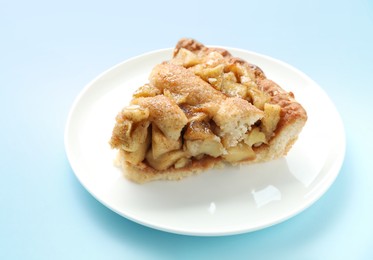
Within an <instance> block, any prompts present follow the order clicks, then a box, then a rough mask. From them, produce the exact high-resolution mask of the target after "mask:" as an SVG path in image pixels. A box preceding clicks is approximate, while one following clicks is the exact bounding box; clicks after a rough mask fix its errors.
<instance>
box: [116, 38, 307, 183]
mask: <svg viewBox="0 0 373 260" xmlns="http://www.w3.org/2000/svg"><path fill="white" fill-rule="evenodd" d="M306 121H307V114H306V111H305V110H304V109H303V107H302V106H301V105H300V104H299V103H297V102H296V101H295V99H294V95H293V93H291V92H286V91H284V90H283V89H282V88H281V87H280V86H278V85H277V84H276V83H274V82H273V81H271V80H269V79H267V78H266V76H265V74H264V73H263V71H262V70H261V69H260V68H259V67H257V66H255V65H253V64H250V63H248V62H246V61H244V60H241V59H239V58H236V57H233V56H232V55H231V54H230V53H229V52H228V51H227V50H224V49H219V48H208V47H206V46H204V45H202V44H201V43H199V42H197V41H195V40H192V39H181V40H180V41H179V42H178V43H177V45H176V47H175V49H174V53H173V57H172V58H171V59H170V60H169V61H165V62H163V63H162V64H158V65H156V66H155V67H154V69H153V71H152V72H151V74H150V76H149V82H148V83H147V84H145V85H143V86H141V87H139V88H138V89H137V90H136V92H135V93H134V94H133V98H132V101H131V102H130V104H129V105H128V106H126V107H124V108H123V109H122V111H120V112H119V114H118V115H117V117H116V124H115V126H114V129H113V133H112V137H111V140H110V145H111V147H112V148H115V149H118V150H119V153H118V162H119V163H120V165H121V167H122V168H123V170H124V173H125V174H126V176H127V177H128V178H129V179H131V180H133V181H135V182H139V183H142V182H146V181H150V180H158V179H172V180H174V179H181V178H183V177H186V176H189V175H192V174H195V173H198V172H200V171H202V170H205V169H208V168H211V167H213V166H221V165H224V163H230V164H238V163H257V162H264V161H269V160H274V159H277V158H280V157H282V156H285V155H286V154H287V152H288V151H289V149H290V148H291V146H292V145H293V143H294V142H295V141H296V139H297V137H298V135H299V133H300V132H301V130H302V128H303V126H304V124H305V123H306Z"/></svg>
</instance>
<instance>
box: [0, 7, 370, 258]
mask: <svg viewBox="0 0 373 260" xmlns="http://www.w3.org/2000/svg"><path fill="white" fill-rule="evenodd" d="M181 37H193V38H196V39H198V40H199V41H201V42H203V43H206V44H212V45H225V46H231V47H237V48H242V49H247V50H251V51H255V52H259V53H262V54H266V55H269V56H272V57H274V58H277V59H280V60H283V61H285V62H287V63H289V64H291V65H293V66H295V67H297V68H298V69H300V70H302V71H303V72H305V73H306V74H308V75H309V76H310V77H311V78H313V79H314V80H315V81H316V82H318V83H319V84H320V85H321V86H322V87H323V88H324V90H325V91H326V92H327V93H328V95H329V96H330V98H331V99H332V100H333V102H334V103H335V105H336V107H337V109H338V110H339V112H340V113H341V116H342V118H343V121H344V124H345V128H346V135H347V153H346V158H345V162H344V164H343V167H342V170H341V172H340V175H339V176H338V178H337V180H336V181H335V183H334V184H333V186H332V187H331V188H330V190H329V191H328V192H327V193H326V194H325V195H324V196H323V197H322V198H321V199H320V200H319V201H318V202H316V203H315V204H314V205H313V206H312V207H310V208H309V209H307V210H306V211H304V212H303V213H301V214H299V215H297V216H296V217H294V218H292V219H290V220H288V221H286V222H284V223H281V224H279V225H276V226H273V227H270V228H267V229H264V230H261V231H257V232H253V233H248V234H243V235H236V236H228V237H189V236H181V235H175V234H169V233H164V232H161V231H157V230H152V229H150V228H147V227H143V226H141V225H138V224H135V223H133V222H131V221H129V220H127V219H125V218H123V217H121V216H119V215H117V214H115V213H113V212H112V211H110V210H109V209H107V208H106V207H105V206H103V205H101V204H100V203H99V202H97V201H96V200H95V199H94V198H93V197H92V196H91V195H90V194H89V193H88V192H87V191H86V190H85V189H84V188H83V187H82V186H81V184H80V183H79V182H78V180H77V179H76V177H75V176H74V174H73V172H72V170H71V168H70V166H69V163H68V161H67V158H66V155H65V151H64V143H63V141H64V140H63V134H64V126H65V123H66V119H67V114H68V111H69V109H70V106H71V105H72V102H73V100H74V99H75V97H76V96H77V95H78V93H79V92H80V91H81V90H82V88H83V87H84V86H85V85H86V84H87V83H88V82H90V81H91V80H92V79H93V78H94V77H96V76H97V75H98V74H100V73H101V72H103V71H104V70H106V69H108V68H110V67H112V66H113V65H115V64H117V63H119V62H121V61H123V60H125V59H127V58H130V57H133V56H136V55H139V54H142V53H144V52H147V51H151V50H156V49H159V48H168V47H172V46H173V45H174V44H175V43H176V41H177V40H178V39H179V38H181ZM372 76H373V1H371V0H356V1H352V0H351V1H345V0H341V1H322V0H314V1H290V0H284V1H236V0H231V1H210V2H207V1H205V2H202V1H196V0H190V1H182V2H180V3H178V2H177V1H163V0H158V1H148V2H146V1H140V0H137V1H128V2H126V1H112V0H109V1H72V0H66V1H38V0H35V1H10V0H9V1H6V0H1V1H0V123H1V125H0V136H1V137H0V155H1V157H0V173H1V176H0V177H1V179H0V206H1V207H0V259H120V258H121V259H171V258H173V259H175V258H176V257H177V258H178V259H373V209H372V208H373V170H372V165H371V163H372V153H371V151H372V146H373V142H372V131H373V123H372V121H373V119H372V112H373V109H372V103H373V102H372V94H373V92H372V87H373V80H372ZM315 105H317V100H315ZM320 127H323V128H324V129H325V131H328V129H329V126H328V125H323V126H320ZM320 149H322V144H320Z"/></svg>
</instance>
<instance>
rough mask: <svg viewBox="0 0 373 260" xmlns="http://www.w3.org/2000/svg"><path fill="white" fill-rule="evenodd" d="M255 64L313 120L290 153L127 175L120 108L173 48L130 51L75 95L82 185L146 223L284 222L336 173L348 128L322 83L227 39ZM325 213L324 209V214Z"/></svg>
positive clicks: (171, 228) (204, 230)
mask: <svg viewBox="0 0 373 260" xmlns="http://www.w3.org/2000/svg"><path fill="white" fill-rule="evenodd" d="M227 49H228V50H230V51H231V53H232V54H233V55H235V56H239V57H241V58H244V59H246V60H247V61H249V62H251V63H253V64H256V65H258V66H259V67H261V68H262V69H263V71H264V72H265V73H266V75H267V77H268V78H270V79H272V80H274V81H275V82H277V83H278V84H280V86H282V87H283V88H284V89H286V90H288V91H293V92H294V93H295V97H296V99H297V100H298V101H299V102H300V103H301V104H302V105H303V106H304V107H305V109H306V110H307V112H308V117H309V119H308V122H307V124H306V126H305V127H304V129H303V131H302V133H301V135H300V136H299V139H298V141H297V143H296V144H295V145H294V146H293V148H292V150H291V151H290V153H289V154H288V156H287V157H286V158H284V159H280V160H276V161H273V162H269V163H263V164H257V165H249V166H241V167H226V168H224V169H214V170H210V171H207V172H204V173H202V174H200V175H197V176H193V177H189V178H186V179H184V180H182V181H157V182H151V183H147V184H143V185H139V184H135V183H133V182H131V181H128V180H127V179H126V178H124V177H123V175H122V173H121V171H120V169H118V168H116V167H115V166H114V164H113V160H114V158H115V155H116V152H115V151H113V150H111V148H110V147H109V144H108V141H109V139H110V136H111V131H112V128H113V126H114V123H115V120H114V118H115V116H116V114H117V113H118V111H120V109H121V108H122V107H123V106H125V105H127V104H128V103H129V101H130V98H131V94H132V93H133V91H134V90H135V89H137V88H138V87H139V86H141V85H142V84H144V83H146V82H147V78H148V75H149V73H150V72H151V69H152V67H153V66H154V65H156V64H158V63H160V62H162V61H164V60H167V59H170V57H171V54H172V49H165V50H159V51H155V52H151V53H147V54H144V55H141V56H138V57H135V58H133V59H130V60H127V61H125V62H123V63H121V64H119V65H117V66H115V67H113V68H111V69H109V70H108V71H106V72H104V73H103V74H101V75H100V76H99V77H98V78H96V79H95V80H93V81H92V82H91V83H90V84H88V86H86V87H85V88H84V90H83V91H82V92H81V93H80V95H79V96H78V97H77V99H76V100H75V102H74V104H73V106H72V108H71V111H70V114H69V117H68V120H67V125H66V130H65V147H66V152H67V156H68V159H69V161H70V164H71V166H72V169H73V171H74V172H75V174H76V176H77V178H78V179H79V181H80V182H81V183H82V185H83V186H84V187H85V188H86V189H87V190H88V191H89V192H90V193H91V194H92V195H93V196H94V197H95V198H96V199H97V200H99V201H100V202H101V203H103V204H104V205H105V206H107V207H108V208H110V209H111V210H113V211H115V212H117V213H118V214H120V215H122V216H124V217H126V218H128V219H130V220H133V221H135V222H137V223H140V224H143V225H145V226H148V227H152V228H156V229H159V230H163V231H168V232H173V233H179V234H187V235H200V236H218V235H230V234H238V233H244V232H249V231H254V230H258V229H262V228H265V227H268V226H271V225H274V224H276V223H279V222H282V221H284V220H286V219H288V218H290V217H292V216H294V215H296V214H297V213H299V212H301V211H303V210H304V209H306V208H307V207H308V206H310V205H311V204H313V203H314V202H315V201H316V200H317V199H319V198H320V197H321V196H322V195H323V194H324V193H325V192H326V191H327V190H328V188H329V187H330V185H331V184H332V183H333V181H334V180H335V178H336V177H337V175H338V173H339V170H340V167H341V165H342V162H343V158H344V153H345V135H344V130H343V129H344V127H343V124H342V121H341V119H340V116H339V114H338V112H337V110H336V109H335V107H334V105H333V104H332V102H331V101H330V100H329V98H328V97H327V95H326V94H325V93H324V91H323V90H322V89H321V88H320V87H319V86H318V85H317V84H316V83H315V82H314V81H312V80H311V79H310V78H308V77H307V76H306V75H304V74H303V73H302V72H300V71H298V70H297V69H294V68H293V67H291V66H289V65H287V64H285V63H283V62H281V61H278V60H276V59H273V58H270V57H267V56H263V55H259V54H256V53H253V52H248V51H244V50H239V49H232V48H227ZM321 215H322V212H320V217H322V216H321Z"/></svg>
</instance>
